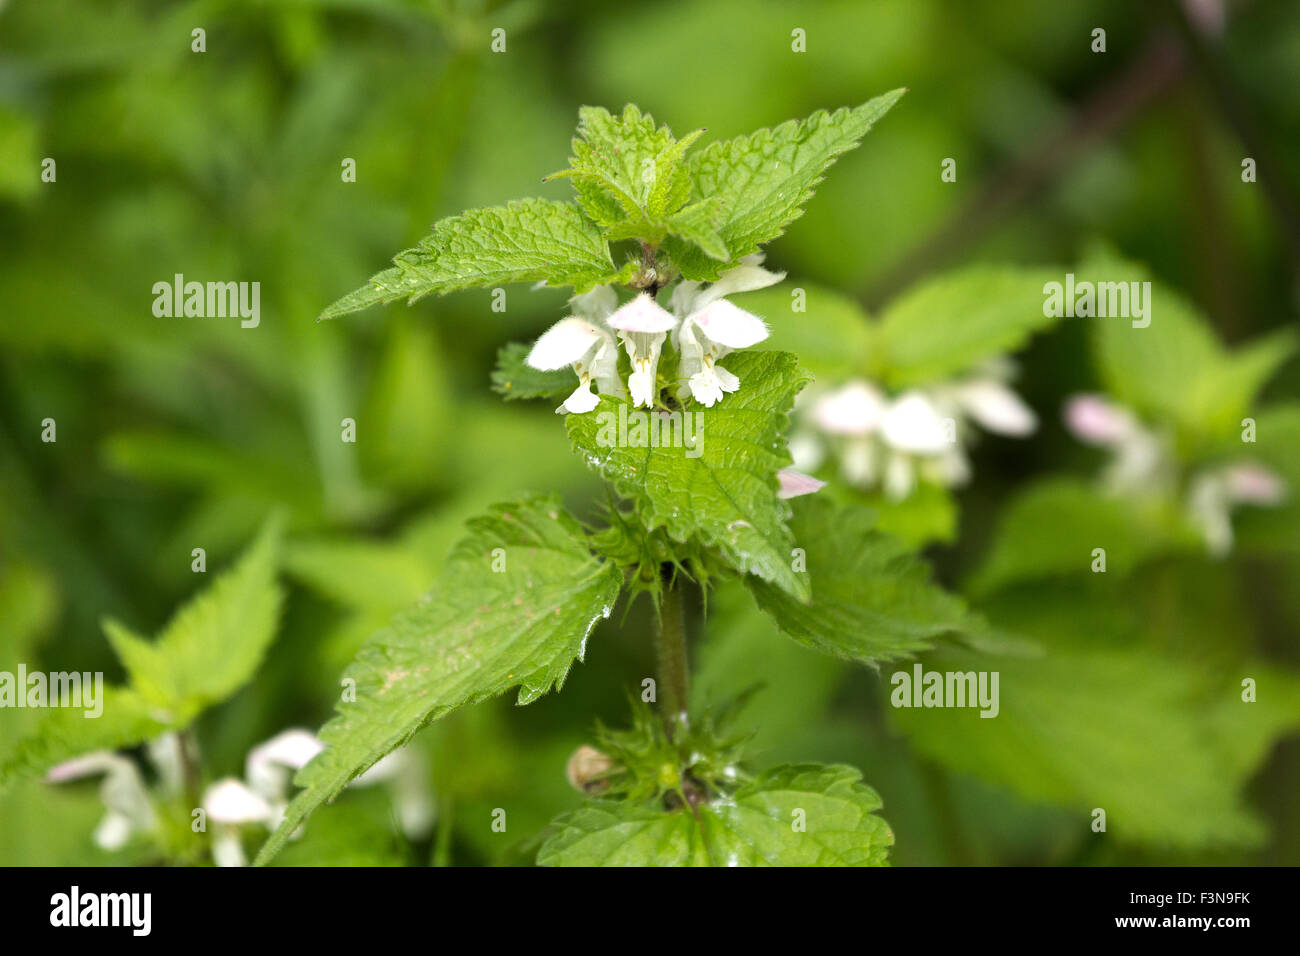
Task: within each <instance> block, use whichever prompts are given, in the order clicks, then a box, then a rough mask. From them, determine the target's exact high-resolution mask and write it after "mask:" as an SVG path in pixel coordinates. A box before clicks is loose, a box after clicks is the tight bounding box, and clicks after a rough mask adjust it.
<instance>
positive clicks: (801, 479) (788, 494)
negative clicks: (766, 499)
mask: <svg viewBox="0 0 1300 956" xmlns="http://www.w3.org/2000/svg"><path fill="white" fill-rule="evenodd" d="M776 480H777V481H778V482H780V483H781V487H780V489H779V490H778V491H777V493H776V496H777V497H778V498H798V497H799V496H800V495H811V494H812V493H813V492H816V491H821V490H822V489H823V488H825V487H826V482H824V481H819V480H818V479H816V478H814V477H813V476H812V475H805V474H804V473H803V472H801V471H795V470H794V469H793V468H782V469H781V470H780V471H778V472H777V473H776Z"/></svg>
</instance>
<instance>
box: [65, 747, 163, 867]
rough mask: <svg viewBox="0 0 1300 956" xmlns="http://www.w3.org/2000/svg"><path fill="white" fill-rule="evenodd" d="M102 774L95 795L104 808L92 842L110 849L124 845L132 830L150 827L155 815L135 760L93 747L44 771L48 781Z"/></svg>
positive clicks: (152, 826) (133, 832)
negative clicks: (79, 755) (94, 750)
mask: <svg viewBox="0 0 1300 956" xmlns="http://www.w3.org/2000/svg"><path fill="white" fill-rule="evenodd" d="M100 774H102V775H103V777H104V780H103V782H102V783H101V784H100V786H99V799H100V800H101V801H102V802H103V804H104V807H105V809H106V810H107V811H108V812H107V813H106V814H105V815H104V819H103V820H101V821H100V823H99V826H98V827H97V828H96V829H95V836H94V840H95V845H96V846H98V847H99V848H100V849H101V850H107V851H109V852H112V851H114V850H120V849H122V847H124V846H126V844H127V841H128V840H129V839H130V838H131V836H132V834H135V833H144V832H148V831H150V830H152V829H153V828H154V823H155V819H156V818H155V816H154V810H153V803H152V802H151V801H150V799H149V791H148V790H146V789H145V786H144V780H143V778H142V777H141V776H140V771H139V769H138V768H137V767H136V765H135V763H134V762H133V761H131V760H130V759H129V758H127V757H123V756H120V755H118V754H115V753H109V752H108V751H103V750H100V751H96V752H94V753H89V754H86V755H85V756H83V757H76V758H74V759H72V760H67V761H64V762H63V763H61V764H59V765H58V766H56V767H53V768H51V770H50V771H49V772H48V773H47V774H46V776H45V779H46V781H47V782H49V783H63V782H65V781H68V780H78V779H80V778H82V777H90V776H98V775H100Z"/></svg>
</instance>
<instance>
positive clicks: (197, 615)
mask: <svg viewBox="0 0 1300 956" xmlns="http://www.w3.org/2000/svg"><path fill="white" fill-rule="evenodd" d="M278 548H279V530H278V525H268V526H267V528H266V529H265V530H263V532H262V533H261V535H259V536H258V539H257V541H255V542H254V543H253V545H252V547H250V548H249V549H248V551H247V552H245V554H244V555H243V557H241V558H240V559H239V561H238V562H237V563H236V564H235V566H234V567H233V568H231V569H230V570H229V571H227V572H225V573H224V574H222V575H221V576H220V577H218V578H217V580H216V581H215V582H213V584H212V586H211V587H209V588H208V589H207V590H205V591H204V592H202V593H201V594H199V596H198V597H196V598H194V599H193V600H192V601H190V602H189V603H188V604H186V605H184V606H183V607H182V608H181V609H180V610H179V611H177V612H176V614H175V615H174V616H173V617H172V619H171V621H170V622H169V623H168V625H167V626H166V628H164V630H163V632H162V635H161V636H160V637H159V638H158V640H157V641H155V642H152V643H151V642H149V641H146V640H144V639H142V638H140V637H138V636H136V635H134V634H132V633H131V632H129V631H128V630H127V629H126V628H125V627H123V626H122V625H121V624H118V623H117V622H113V621H108V622H105V630H106V632H107V633H108V638H109V643H110V644H112V645H113V649H114V651H116V652H117V655H118V657H119V658H120V659H121V661H122V664H123V666H124V667H125V668H126V672H127V676H128V678H129V680H130V684H131V687H132V689H133V690H135V691H136V692H137V693H139V695H140V696H141V697H142V698H143V699H144V700H145V701H146V702H147V703H148V704H149V705H150V706H151V707H152V708H153V710H154V712H155V713H156V714H157V715H159V716H162V717H163V719H165V720H166V721H167V722H168V723H171V724H180V725H183V724H186V723H188V722H189V721H190V720H192V719H193V718H194V717H195V716H196V715H197V714H198V713H199V712H200V711H202V710H203V709H204V708H206V707H208V706H210V705H212V704H215V703H218V702H220V701H222V700H225V699H226V698H227V697H229V696H230V695H231V694H233V693H234V692H235V691H236V690H238V689H239V688H240V687H242V686H243V685H244V684H245V683H247V681H248V680H249V679H250V678H251V677H252V676H253V674H254V672H255V671H256V670H257V668H258V665H260V664H261V662H262V657H263V655H264V654H265V653H266V648H267V647H268V646H269V645H270V643H271V639H272V638H273V637H274V636H275V625H276V620H277V618H278V616H279V610H280V602H281V599H282V597H283V592H282V590H281V589H280V588H279V587H278V586H277V585H276V583H275V571H276V565H277V561H278V554H277V552H278Z"/></svg>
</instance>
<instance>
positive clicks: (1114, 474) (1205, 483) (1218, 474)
mask: <svg viewBox="0 0 1300 956" xmlns="http://www.w3.org/2000/svg"><path fill="white" fill-rule="evenodd" d="M1064 417H1065V424H1066V427H1067V428H1069V430H1070V431H1071V432H1072V433H1073V434H1074V435H1075V436H1076V437H1077V438H1079V439H1080V440H1081V441H1084V442H1087V443H1088V444H1090V445H1098V446H1101V447H1103V448H1108V449H1110V450H1111V452H1112V453H1113V455H1114V457H1113V459H1112V460H1111V462H1110V463H1109V464H1108V465H1107V467H1106V470H1105V471H1104V472H1103V473H1102V484H1103V485H1104V487H1105V488H1106V489H1107V490H1108V491H1109V492H1110V493H1111V494H1118V495H1129V496H1133V495H1140V494H1141V495H1148V496H1152V495H1154V496H1161V495H1163V496H1168V497H1173V496H1175V495H1176V494H1177V487H1178V467H1177V462H1176V461H1175V460H1174V457H1173V454H1172V452H1171V451H1170V448H1169V442H1168V441H1167V440H1165V439H1164V438H1162V437H1161V436H1160V435H1157V434H1156V433H1154V432H1152V431H1151V430H1149V429H1147V428H1145V427H1144V426H1143V425H1142V424H1141V423H1140V422H1139V421H1138V419H1137V417H1136V416H1135V415H1133V413H1132V412H1130V411H1129V410H1128V409H1126V408H1122V407H1120V406H1118V405H1115V404H1114V403H1112V402H1109V401H1107V400H1106V399H1105V398H1104V397H1102V396H1100V395H1075V396H1073V397H1071V398H1070V400H1069V401H1068V402H1067V403H1066V406H1065V415H1064ZM1285 496H1286V485H1285V483H1284V482H1283V481H1282V479H1281V478H1279V477H1278V476H1277V475H1275V474H1274V473H1273V472H1271V471H1269V470H1268V469H1267V468H1264V467H1263V466H1261V465H1257V464H1254V463H1253V462H1235V463H1233V464H1229V465H1222V466H1218V467H1214V468H1209V469H1202V470H1200V471H1198V472H1197V473H1196V474H1193V475H1191V476H1190V477H1189V479H1188V481H1187V497H1186V502H1185V508H1186V513H1187V517H1188V520H1189V521H1190V522H1191V523H1192V525H1193V526H1194V527H1195V528H1196V529H1197V530H1199V531H1200V533H1201V537H1202V538H1203V539H1204V540H1205V547H1206V550H1207V551H1208V552H1209V553H1210V554H1211V555H1213V556H1215V557H1223V556H1224V555H1226V554H1227V553H1228V552H1229V551H1231V550H1232V545H1233V532H1232V511H1233V509H1234V508H1236V507H1237V506H1239V505H1258V506H1267V505H1276V504H1278V503H1279V502H1280V501H1282V499H1283V498H1284V497H1285Z"/></svg>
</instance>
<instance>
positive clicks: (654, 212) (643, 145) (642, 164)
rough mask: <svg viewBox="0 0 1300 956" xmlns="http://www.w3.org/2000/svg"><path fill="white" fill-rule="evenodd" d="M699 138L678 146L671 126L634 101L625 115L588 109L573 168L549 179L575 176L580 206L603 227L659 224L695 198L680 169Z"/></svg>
mask: <svg viewBox="0 0 1300 956" xmlns="http://www.w3.org/2000/svg"><path fill="white" fill-rule="evenodd" d="M698 136H699V133H692V134H691V135H690V136H687V137H686V138H684V139H683V140H681V141H680V142H678V141H677V140H676V139H674V138H673V134H672V133H671V132H670V131H669V129H668V127H667V126H660V127H656V126H655V121H654V117H652V116H650V115H649V114H648V113H642V112H641V111H640V110H639V109H638V108H637V107H636V106H635V105H633V104H631V103H629V104H628V105H627V106H625V107H624V109H623V115H622V116H615V115H614V114H612V113H610V112H609V111H608V110H606V109H604V108H602V107H599V106H584V107H582V109H580V110H579V111H578V135H577V137H575V138H574V140H573V156H572V157H570V159H569V168H568V169H565V170H562V171H561V172H558V173H554V174H553V175H551V176H548V177H546V178H547V179H554V178H557V177H564V176H567V177H571V178H572V179H573V181H574V188H575V189H576V190H577V192H578V202H579V203H580V204H581V205H582V208H583V209H584V210H585V211H586V213H587V215H588V216H590V217H591V218H592V219H594V220H595V221H596V222H597V223H599V224H600V225H602V226H606V227H610V226H616V225H618V224H619V223H620V222H622V221H624V220H632V221H646V222H653V221H657V220H659V219H660V218H661V217H662V216H664V215H667V214H669V213H672V212H675V211H676V210H677V208H678V207H680V206H681V205H682V204H683V203H684V202H685V201H686V199H687V198H688V196H689V194H690V180H689V177H688V176H687V175H686V174H685V172H684V171H682V170H680V169H679V166H680V163H681V158H682V155H683V153H684V152H685V150H686V147H687V146H689V145H690V144H691V143H692V142H694V141H695V139H696V138H697V137H698ZM624 238H626V236H625V237H624Z"/></svg>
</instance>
